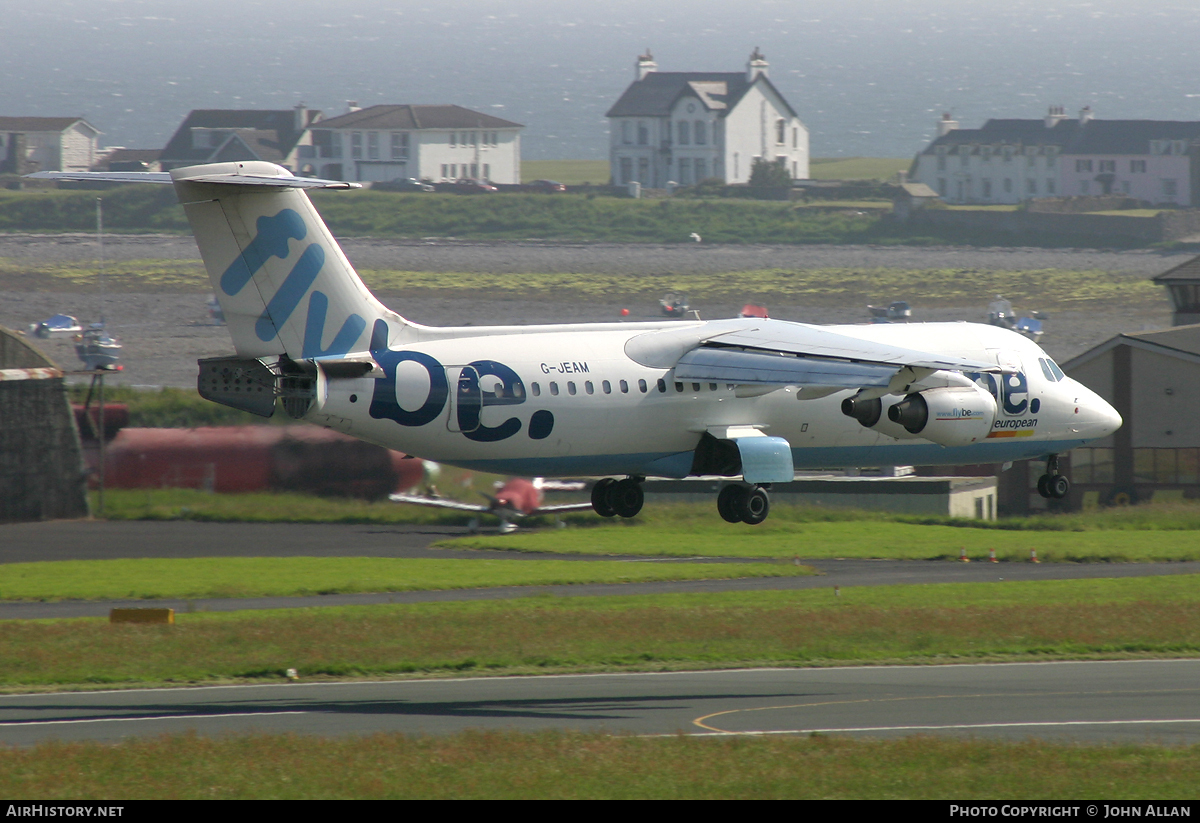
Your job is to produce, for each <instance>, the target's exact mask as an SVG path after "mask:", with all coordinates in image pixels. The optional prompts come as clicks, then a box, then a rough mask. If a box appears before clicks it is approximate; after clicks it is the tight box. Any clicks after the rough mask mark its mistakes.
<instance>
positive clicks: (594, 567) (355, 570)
mask: <svg viewBox="0 0 1200 823" xmlns="http://www.w3.org/2000/svg"><path fill="white" fill-rule="evenodd" d="M806 573H809V572H808V570H806V569H805V568H804V567H801V566H795V565H792V564H786V563H771V564H767V563H671V564H654V563H637V562H629V561H615V560H600V561H583V562H574V561H570V560H527V561H519V562H512V561H508V560H484V559H479V560H450V559H447V560H440V559H414V558H404V559H396V558H379V557H341V558H329V557H288V558H271V557H213V558H179V559H137V560H69V561H57V562H43V563H5V564H0V598H2V599H4V600H9V601H11V600H41V601H49V600H118V599H124V598H134V599H155V598H176V599H178V598H185V599H195V598H204V597H272V596H276V597H287V596H293V595H313V594H345V593H348V592H401V591H433V590H441V589H474V588H484V587H489V586H546V585H569V584H576V583H633V582H640V581H648V580H709V579H728V578H735V577H789V576H794V575H797V574H806Z"/></svg>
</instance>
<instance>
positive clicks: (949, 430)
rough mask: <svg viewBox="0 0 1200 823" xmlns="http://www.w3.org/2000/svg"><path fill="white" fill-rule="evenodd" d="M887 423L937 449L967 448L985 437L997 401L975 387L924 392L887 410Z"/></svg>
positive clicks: (988, 430) (909, 396)
mask: <svg viewBox="0 0 1200 823" xmlns="http://www.w3.org/2000/svg"><path fill="white" fill-rule="evenodd" d="M888 419H889V420H891V421H892V422H893V423H899V424H900V425H901V426H903V427H904V428H905V430H906V431H908V432H910V433H911V434H915V435H919V436H920V437H922V438H924V439H925V440H929V441H931V442H933V443H937V444H938V445H940V446H967V445H970V444H971V443H978V442H979V441H981V440H983V439H984V438H986V437H987V436H988V432H990V431H991V429H992V422H993V421H994V420H995V419H996V399H995V398H994V397H992V395H991V394H989V393H988V392H986V391H984V390H983V389H981V388H979V387H978V386H974V385H972V386H969V387H968V386H962V387H958V386H955V387H951V388H942V389H927V390H926V391H923V392H917V393H916V394H910V395H908V396H907V397H905V398H904V399H903V400H901V401H900V402H899V403H897V404H896V405H894V406H892V407H891V408H889V409H888Z"/></svg>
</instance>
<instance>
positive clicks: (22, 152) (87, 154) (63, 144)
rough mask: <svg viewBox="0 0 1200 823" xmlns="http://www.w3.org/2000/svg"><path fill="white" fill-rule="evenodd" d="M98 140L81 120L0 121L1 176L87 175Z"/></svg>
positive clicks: (97, 132) (12, 118) (12, 119)
mask: <svg viewBox="0 0 1200 823" xmlns="http://www.w3.org/2000/svg"><path fill="white" fill-rule="evenodd" d="M99 137H100V131H99V129H97V128H96V127H95V126H93V125H92V124H91V123H89V122H88V121H86V120H84V119H83V118H82V117H0V174H3V173H7V174H32V173H33V172H37V171H88V170H89V169H90V168H91V167H92V165H93V164H94V163H95V162H96V160H97V159H98V154H97V150H96V143H97V140H98V139H99Z"/></svg>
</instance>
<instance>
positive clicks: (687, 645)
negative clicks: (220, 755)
mask: <svg viewBox="0 0 1200 823" xmlns="http://www.w3.org/2000/svg"><path fill="white" fill-rule="evenodd" d="M1198 583H1200V579H1198V578H1197V576H1195V575H1172V576H1169V577H1158V578H1121V579H1096V580H1070V581H1040V582H1005V583H1002V584H999V585H996V584H984V583H973V584H937V585H918V586H868V587H856V588H843V589H841V590H840V592H837V593H835V592H834V591H833V590H832V589H831V588H819V589H804V590H795V591H754V592H725V593H712V594H660V595H651V596H624V597H613V596H609V597H588V598H558V597H550V596H540V597H532V598H524V599H517V600H506V601H465V602H450V603H425V604H413V605H377V606H358V607H324V608H313V609H289V610H286V611H262V612H251V611H247V612H222V613H217V612H213V613H185V614H178V615H176V623H175V625H174V626H150V625H131V624H117V625H113V624H109V623H108V622H107V621H106V620H104V619H100V618H87V619H74V620H29V621H15V620H9V621H2V622H0V660H4V661H5V665H4V666H2V667H0V688H4V689H7V690H9V691H15V690H27V689H30V688H39V687H55V688H95V687H100V686H115V685H127V686H132V685H153V684H170V683H175V684H187V683H230V682H234V683H237V682H271V681H279V680H281V679H283V677H284V674H285V672H286V670H287V669H289V668H295V669H297V670H298V672H299V673H300V676H301V677H302V678H304V679H313V678H353V677H395V676H414V675H415V676H427V675H440V676H446V675H455V674H468V673H469V674H529V673H546V672H571V671H573V672H579V671H666V670H684V669H698V668H735V667H746V666H813V665H817V666H830V665H850V664H861V663H962V662H981V661H997V660H1009V661H1011V660H1054V659H1096V658H1106V659H1115V658H1131V657H1194V656H1197V655H1198V654H1200V586H1198V585H1197V584H1198Z"/></svg>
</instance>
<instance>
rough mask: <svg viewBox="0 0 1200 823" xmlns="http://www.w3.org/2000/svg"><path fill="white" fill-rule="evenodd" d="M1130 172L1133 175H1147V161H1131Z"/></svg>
mask: <svg viewBox="0 0 1200 823" xmlns="http://www.w3.org/2000/svg"><path fill="white" fill-rule="evenodd" d="M1129 171H1130V173H1131V174H1145V173H1146V161H1145V160H1130V161H1129Z"/></svg>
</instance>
